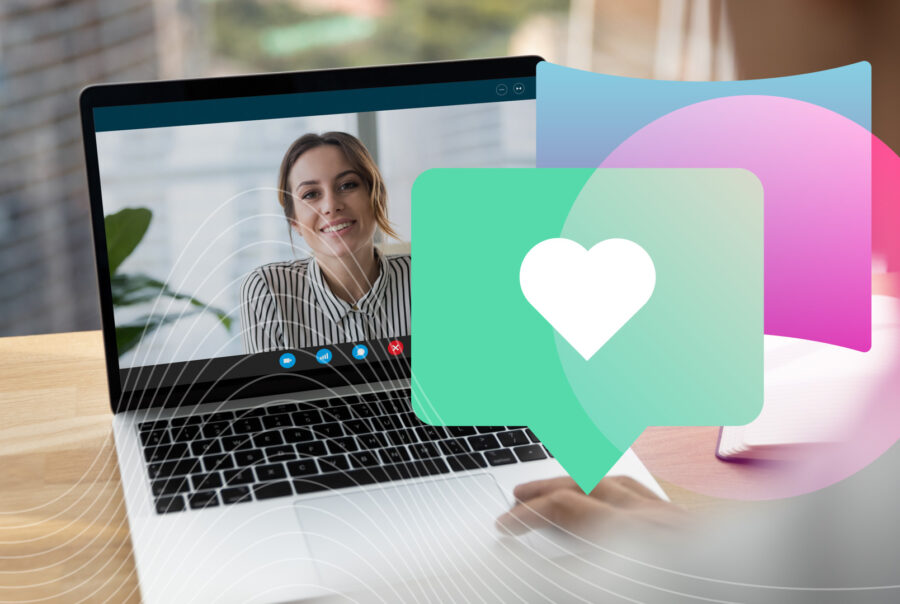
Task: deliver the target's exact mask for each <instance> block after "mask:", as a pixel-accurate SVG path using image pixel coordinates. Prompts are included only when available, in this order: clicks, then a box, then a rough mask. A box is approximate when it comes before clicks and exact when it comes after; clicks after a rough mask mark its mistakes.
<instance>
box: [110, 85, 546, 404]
mask: <svg viewBox="0 0 900 604" xmlns="http://www.w3.org/2000/svg"><path fill="white" fill-rule="evenodd" d="M532 73H533V72H532ZM534 84H535V83H534V77H533V76H532V77H528V76H524V77H522V76H520V77H507V78H495V79H479V80H472V81H458V82H437V83H427V84H413V85H401V86H380V87H375V88H357V89H344V90H325V91H316V92H299V93H287V94H272V95H258V96H248V97H229V98H213V99H203V100H185V101H167V102H159V103H147V102H144V103H140V104H133V105H116V106H104V107H95V108H94V109H93V125H94V131H95V133H96V151H97V166H98V171H99V183H100V190H101V195H102V212H103V217H104V227H105V235H106V248H107V253H108V258H109V269H110V270H109V280H110V283H109V286H110V291H111V298H112V311H113V312H112V315H113V321H114V329H115V343H116V354H117V357H118V365H119V372H120V384H121V390H122V392H129V391H140V390H147V389H150V388H160V387H172V386H180V385H185V384H194V385H196V384H198V383H221V382H222V381H223V380H225V381H228V380H231V381H232V383H237V382H235V380H237V381H241V380H243V381H244V382H250V381H252V380H253V379H254V378H256V377H262V376H270V375H282V374H283V375H294V376H301V375H303V376H310V375H324V374H323V373H322V371H323V370H325V369H331V370H337V371H343V373H344V375H348V374H349V373H353V372H354V370H355V369H356V368H358V369H359V370H360V375H362V369H363V367H366V366H371V365H372V364H373V363H375V362H381V363H385V362H399V361H401V360H403V359H407V360H408V358H409V356H410V355H411V352H412V351H411V340H410V336H411V334H410V312H411V303H410V293H409V292H410V285H409V279H410V266H411V259H412V258H411V254H412V250H413V248H412V240H413V237H412V233H411V229H410V224H411V220H410V214H411V204H410V200H411V192H412V188H413V183H414V181H415V179H416V177H417V176H418V175H419V174H421V173H422V172H423V171H425V170H428V169H430V168H448V167H533V166H534V164H535V101H534ZM459 194H460V195H465V194H466V192H465V191H459ZM485 227H487V228H490V225H479V224H478V217H477V216H473V217H472V228H473V232H471V233H459V245H475V244H476V242H475V239H476V238H477V237H478V236H477V234H476V232H477V230H478V229H481V228H485ZM448 253H452V250H448ZM448 287H453V285H452V284H448ZM317 371H318V372H319V373H316V372H317Z"/></svg>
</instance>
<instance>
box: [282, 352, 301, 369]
mask: <svg viewBox="0 0 900 604" xmlns="http://www.w3.org/2000/svg"><path fill="white" fill-rule="evenodd" d="M296 362H297V358H296V357H295V356H294V355H292V354H291V353H289V352H286V353H284V354H283V355H281V357H280V358H279V359H278V364H279V365H281V366H282V367H283V368H284V369H290V368H291V367H293V366H294V363H296Z"/></svg>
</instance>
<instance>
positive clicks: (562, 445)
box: [412, 168, 763, 492]
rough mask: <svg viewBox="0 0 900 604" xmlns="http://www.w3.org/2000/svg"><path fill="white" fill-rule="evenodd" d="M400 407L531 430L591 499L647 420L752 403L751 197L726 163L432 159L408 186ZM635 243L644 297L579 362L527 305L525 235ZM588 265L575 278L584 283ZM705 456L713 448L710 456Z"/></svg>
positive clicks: (757, 345)
mask: <svg viewBox="0 0 900 604" xmlns="http://www.w3.org/2000/svg"><path fill="white" fill-rule="evenodd" d="M412 229H413V232H414V233H415V245H414V249H413V262H412V303H413V313H412V333H414V334H415V355H413V360H412V376H413V409H414V410H415V412H416V414H417V415H418V416H419V417H420V418H421V419H422V420H423V421H425V422H428V423H430V424H436V425H527V426H528V427H530V428H531V429H532V430H533V431H534V432H535V434H536V435H537V436H538V438H540V440H541V441H542V442H543V443H544V444H545V445H546V446H547V448H548V449H549V450H550V451H551V452H552V453H553V454H554V456H555V457H556V458H557V459H558V460H559V462H560V463H561V464H562V466H563V467H564V468H565V469H566V471H568V472H569V474H570V475H571V476H572V477H573V478H574V479H575V481H576V482H577V483H578V485H579V486H580V487H581V488H582V489H584V490H585V491H586V492H587V491H590V490H591V489H593V487H594V486H596V484H597V483H598V482H599V481H600V479H601V478H603V476H605V475H606V473H607V472H608V471H609V469H610V468H611V467H612V466H613V465H614V464H615V462H616V461H617V460H618V459H619V458H620V457H621V456H622V454H623V453H624V452H625V451H626V450H627V449H628V447H629V446H631V444H632V443H633V442H634V441H635V439H637V437H638V436H639V435H640V434H641V432H643V430H644V428H646V427H647V426H655V425H663V426H705V425H738V424H746V423H748V422H750V421H751V420H752V419H753V418H754V417H756V415H757V414H758V413H759V411H760V410H761V408H762V402H763V193H762V186H761V185H760V183H759V180H758V179H757V178H756V177H755V176H754V175H753V174H752V173H750V172H748V171H746V170H738V169H734V170H731V169H708V170H706V169H677V170H675V169H672V170H665V169H597V170H590V169H587V170H585V169H547V168H538V169H509V168H502V169H438V170H429V171H427V172H424V173H423V174H422V175H420V176H419V178H418V179H417V180H416V183H415V185H414V187H413V206H412ZM558 237H562V238H565V239H569V240H572V241H574V242H576V243H578V244H580V245H581V246H582V247H584V248H585V250H589V249H591V248H592V247H593V246H594V245H595V244H597V243H599V242H601V241H606V240H609V239H626V240H629V241H631V242H634V243H637V244H638V245H640V246H641V247H642V248H643V249H644V250H645V251H646V252H647V253H648V254H649V255H650V257H651V258H652V261H653V265H654V268H655V271H656V282H655V287H654V289H653V293H652V295H651V296H650V298H649V300H648V301H647V302H646V304H645V305H644V306H643V307H642V308H641V309H640V310H638V311H637V312H636V314H634V316H632V317H631V319H630V320H629V321H628V322H627V323H625V325H624V326H623V327H622V328H621V329H619V331H618V332H616V333H615V335H613V336H612V337H611V338H610V339H609V340H608V341H606V343H605V344H604V345H603V346H602V347H601V348H600V349H599V351H597V352H596V353H594V354H593V356H590V358H589V359H588V360H586V359H585V358H584V356H582V354H579V352H577V351H576V350H575V348H573V347H572V345H570V344H569V342H568V341H567V340H566V339H565V338H563V337H562V336H561V335H560V334H559V333H557V332H556V331H555V330H554V329H553V327H551V325H550V324H549V323H548V322H547V320H545V318H544V317H543V316H542V315H541V314H540V313H539V312H538V311H537V310H535V308H534V307H533V306H532V305H531V304H529V302H528V301H527V300H526V298H525V296H524V294H523V292H522V288H521V286H520V281H519V277H520V268H521V266H522V261H523V259H524V258H525V256H526V254H528V252H529V251H530V250H531V249H532V248H533V247H534V246H535V245H537V244H538V243H541V242H543V241H545V240H548V239H552V238H558ZM591 276H592V275H591V274H585V275H584V278H585V279H590V278H591ZM712 454H713V452H712V451H710V455H712Z"/></svg>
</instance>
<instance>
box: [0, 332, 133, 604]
mask: <svg viewBox="0 0 900 604" xmlns="http://www.w3.org/2000/svg"><path fill="white" fill-rule="evenodd" d="M111 420H112V414H111V413H110V409H109V398H108V395H107V389H106V371H105V366H104V364H103V345H102V341H101V338H100V332H82V333H69V334H55V335H42V336H30V337H21V338H2V339H0V493H2V496H0V601H2V602H24V601H31V602H33V601H36V600H43V601H73V602H74V601H79V602H96V601H113V602H139V601H140V594H139V591H138V582H137V576H136V574H135V568H134V561H133V560H132V556H131V542H130V540H129V536H128V521H127V519H126V515H125V505H124V500H123V498H122V493H121V491H120V489H119V472H118V470H117V468H116V454H115V448H114V446H113V438H112V428H111Z"/></svg>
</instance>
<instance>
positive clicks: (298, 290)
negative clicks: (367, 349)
mask: <svg viewBox="0 0 900 604" xmlns="http://www.w3.org/2000/svg"><path fill="white" fill-rule="evenodd" d="M376 255H377V258H378V262H379V274H378V278H377V279H375V283H373V284H372V289H371V290H369V292H368V293H367V294H366V295H364V296H363V297H362V298H361V299H360V300H358V301H357V303H356V304H350V303H348V302H345V301H344V300H341V299H340V298H338V297H337V296H335V295H334V293H333V292H332V291H331V288H330V287H328V284H327V283H326V282H325V278H324V277H323V275H322V269H321V268H320V267H319V263H318V262H316V260H315V258H304V259H302V260H294V261H291V262H273V263H272V264H266V265H265V266H261V267H259V268H256V269H254V270H252V271H251V272H250V274H248V275H247V277H246V278H245V279H244V282H243V284H242V285H241V325H242V329H241V337H242V341H243V344H244V351H245V352H248V353H252V352H266V351H271V350H283V349H298V348H307V347H313V346H324V345H327V344H340V343H346V342H359V341H362V340H372V339H378V338H388V337H397V336H408V335H409V269H410V257H409V256H408V255H398V256H385V255H383V254H379V253H376Z"/></svg>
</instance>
